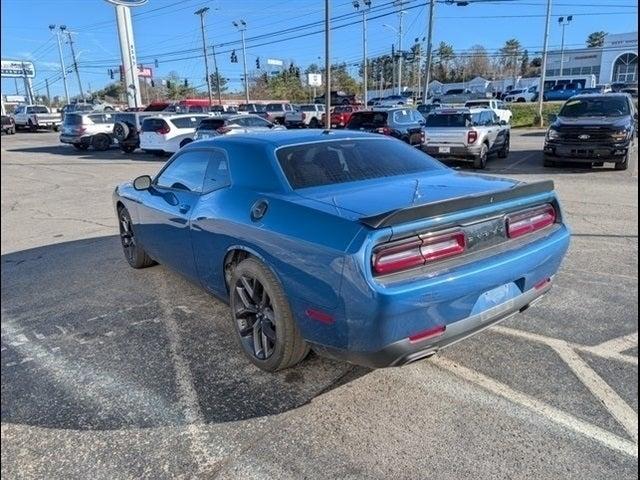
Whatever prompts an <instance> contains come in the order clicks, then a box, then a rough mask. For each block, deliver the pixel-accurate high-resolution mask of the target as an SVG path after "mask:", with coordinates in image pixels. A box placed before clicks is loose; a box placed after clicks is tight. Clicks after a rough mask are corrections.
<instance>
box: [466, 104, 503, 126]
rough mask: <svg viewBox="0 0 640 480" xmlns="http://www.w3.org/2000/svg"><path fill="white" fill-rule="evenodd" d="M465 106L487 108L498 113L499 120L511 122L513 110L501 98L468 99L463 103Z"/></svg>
mask: <svg viewBox="0 0 640 480" xmlns="http://www.w3.org/2000/svg"><path fill="white" fill-rule="evenodd" d="M464 106H465V107H466V108H488V109H489V110H493V113H495V114H496V115H498V118H499V119H500V120H504V121H505V122H507V123H511V117H512V116H513V112H512V111H511V110H509V107H507V105H506V104H505V103H504V102H503V101H502V100H494V99H489V98H488V99H486V100H469V101H468V102H466V103H465V104H464Z"/></svg>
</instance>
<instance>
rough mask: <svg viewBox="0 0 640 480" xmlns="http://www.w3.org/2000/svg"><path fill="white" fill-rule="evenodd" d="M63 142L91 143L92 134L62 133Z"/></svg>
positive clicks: (61, 140) (61, 139)
mask: <svg viewBox="0 0 640 480" xmlns="http://www.w3.org/2000/svg"><path fill="white" fill-rule="evenodd" d="M60 142H61V143H70V144H74V143H89V142H91V135H65V134H63V135H60Z"/></svg>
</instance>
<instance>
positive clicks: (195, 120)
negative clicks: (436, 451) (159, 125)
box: [170, 115, 206, 128]
mask: <svg viewBox="0 0 640 480" xmlns="http://www.w3.org/2000/svg"><path fill="white" fill-rule="evenodd" d="M203 118H206V117H204V116H202V115H201V116H197V117H195V116H194V117H181V118H173V119H171V120H170V122H171V123H173V124H174V125H175V126H176V127H177V128H196V127H197V126H198V124H199V123H200V121H201V120H202V119H203Z"/></svg>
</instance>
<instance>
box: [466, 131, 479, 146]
mask: <svg viewBox="0 0 640 480" xmlns="http://www.w3.org/2000/svg"><path fill="white" fill-rule="evenodd" d="M477 139H478V132H476V131H475V130H469V131H468V132H467V143H474V142H475V141H476V140H477Z"/></svg>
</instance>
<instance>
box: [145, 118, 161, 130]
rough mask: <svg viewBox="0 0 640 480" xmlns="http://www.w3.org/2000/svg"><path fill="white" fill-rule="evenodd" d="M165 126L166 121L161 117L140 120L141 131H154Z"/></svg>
mask: <svg viewBox="0 0 640 480" xmlns="http://www.w3.org/2000/svg"><path fill="white" fill-rule="evenodd" d="M165 127H167V122H165V121H164V120H163V119H161V118H147V119H146V120H145V121H143V122H142V131H143V132H155V131H156V130H160V129H162V128H165Z"/></svg>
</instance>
